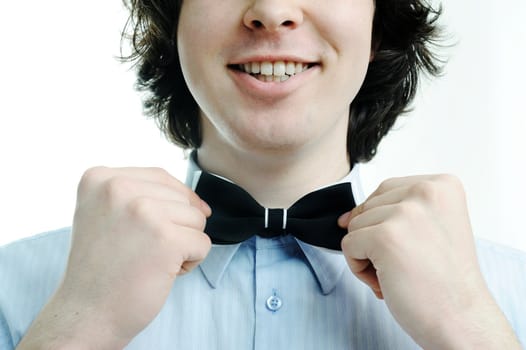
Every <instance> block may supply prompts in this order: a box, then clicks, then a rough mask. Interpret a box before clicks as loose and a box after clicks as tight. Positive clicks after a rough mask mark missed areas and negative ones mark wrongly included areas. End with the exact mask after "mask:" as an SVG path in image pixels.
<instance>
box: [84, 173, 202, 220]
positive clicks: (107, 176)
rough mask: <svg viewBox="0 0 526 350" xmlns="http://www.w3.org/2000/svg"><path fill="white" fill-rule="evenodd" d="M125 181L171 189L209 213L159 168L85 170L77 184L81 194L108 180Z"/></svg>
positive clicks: (181, 185)
mask: <svg viewBox="0 0 526 350" xmlns="http://www.w3.org/2000/svg"><path fill="white" fill-rule="evenodd" d="M125 179H128V180H137V181H144V182H151V183H157V184H162V185H165V186H167V187H170V188H172V189H173V190H174V191H177V192H181V193H183V194H185V195H186V196H187V197H188V198H189V199H190V202H191V203H192V204H193V205H194V206H196V207H201V208H203V210H205V211H206V212H210V207H209V206H208V205H207V204H204V203H203V201H202V200H201V198H199V196H198V195H197V194H196V193H195V192H194V191H192V190H191V189H190V188H188V187H187V186H186V185H185V184H183V183H182V182H181V181H179V180H178V179H176V178H175V177H173V176H172V175H171V174H170V173H168V172H167V171H166V170H164V169H161V168H139V167H137V168H135V167H127V168H107V167H94V168H91V169H88V170H86V172H85V173H84V175H83V176H82V178H81V181H80V184H79V192H82V190H83V189H85V188H87V189H92V188H94V187H97V186H99V185H100V184H103V183H106V182H108V181H110V180H117V181H118V180H125Z"/></svg>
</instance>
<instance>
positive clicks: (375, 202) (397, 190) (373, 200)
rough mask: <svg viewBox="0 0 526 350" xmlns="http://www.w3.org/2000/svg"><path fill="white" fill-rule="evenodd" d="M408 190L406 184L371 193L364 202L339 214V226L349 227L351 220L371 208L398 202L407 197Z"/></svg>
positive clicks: (409, 187) (409, 188) (408, 187)
mask: <svg viewBox="0 0 526 350" xmlns="http://www.w3.org/2000/svg"><path fill="white" fill-rule="evenodd" d="M410 190H411V186H409V185H407V186H400V187H394V188H392V189H391V190H389V191H386V192H383V193H380V192H375V193H373V194H371V195H370V196H369V198H367V200H366V201H365V202H363V203H362V204H360V205H359V206H357V207H356V208H354V209H353V210H352V211H350V212H347V213H345V214H343V215H342V216H340V218H339V219H338V225H340V226H341V227H349V225H350V223H351V221H355V218H356V217H358V216H360V215H361V214H363V213H366V212H368V211H369V210H371V209H375V208H377V207H380V206H385V205H392V204H398V203H400V202H402V201H403V200H404V199H406V198H407V197H408V193H409V192H410Z"/></svg>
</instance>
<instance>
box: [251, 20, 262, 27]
mask: <svg viewBox="0 0 526 350" xmlns="http://www.w3.org/2000/svg"><path fill="white" fill-rule="evenodd" d="M252 25H253V26H254V28H261V27H263V23H261V21H259V20H257V19H256V20H253V21H252Z"/></svg>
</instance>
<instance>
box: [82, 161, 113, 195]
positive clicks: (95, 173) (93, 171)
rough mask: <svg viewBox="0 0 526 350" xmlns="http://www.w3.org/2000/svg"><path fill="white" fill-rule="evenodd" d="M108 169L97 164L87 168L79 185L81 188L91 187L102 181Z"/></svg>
mask: <svg viewBox="0 0 526 350" xmlns="http://www.w3.org/2000/svg"><path fill="white" fill-rule="evenodd" d="M107 171H108V168H106V167H103V166H96V167H91V168H89V169H86V170H85V171H84V173H83V174H82V176H81V178H80V181H79V185H78V188H79V190H81V189H85V188H91V187H93V186H95V185H96V184H98V183H99V182H101V181H102V179H103V178H104V176H105V174H106V173H107Z"/></svg>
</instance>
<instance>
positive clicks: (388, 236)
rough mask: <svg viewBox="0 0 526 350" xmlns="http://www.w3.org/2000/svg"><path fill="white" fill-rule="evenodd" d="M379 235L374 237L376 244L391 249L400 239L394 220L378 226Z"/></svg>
mask: <svg viewBox="0 0 526 350" xmlns="http://www.w3.org/2000/svg"><path fill="white" fill-rule="evenodd" d="M380 232H382V234H381V235H376V237H375V238H376V240H377V242H376V244H377V245H378V246H383V247H385V248H388V249H391V248H393V247H395V246H396V245H397V244H398V242H399V240H400V239H401V237H400V235H401V230H400V227H399V225H398V223H397V222H396V220H391V221H387V222H384V223H382V224H380Z"/></svg>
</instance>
